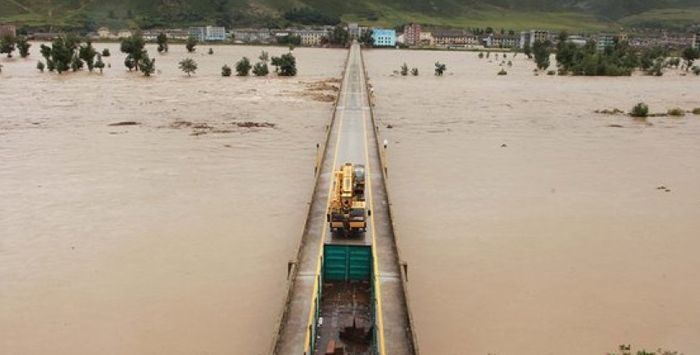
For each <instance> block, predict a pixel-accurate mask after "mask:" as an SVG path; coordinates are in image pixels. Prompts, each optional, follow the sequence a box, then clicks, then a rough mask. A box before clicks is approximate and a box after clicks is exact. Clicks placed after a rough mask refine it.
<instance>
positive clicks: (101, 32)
mask: <svg viewBox="0 0 700 355" xmlns="http://www.w3.org/2000/svg"><path fill="white" fill-rule="evenodd" d="M112 36H113V35H112V32H111V31H110V30H109V28H107V27H100V28H98V29H97V37H98V38H101V39H107V38H112Z"/></svg>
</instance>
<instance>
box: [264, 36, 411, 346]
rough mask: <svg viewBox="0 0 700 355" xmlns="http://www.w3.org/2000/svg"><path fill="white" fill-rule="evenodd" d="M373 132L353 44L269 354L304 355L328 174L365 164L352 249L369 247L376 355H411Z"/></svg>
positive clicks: (323, 234)
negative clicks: (361, 215)
mask: <svg viewBox="0 0 700 355" xmlns="http://www.w3.org/2000/svg"><path fill="white" fill-rule="evenodd" d="M373 128H374V124H373V121H372V117H371V111H370V107H369V102H368V96H367V92H366V78H365V72H364V68H363V63H362V58H361V53H360V47H359V46H358V45H357V44H353V45H352V47H351V48H350V53H349V55H348V61H347V67H346V68H345V73H344V78H343V84H342V89H341V91H340V98H339V102H338V106H337V108H336V112H335V120H334V122H333V124H332V125H331V127H330V130H331V132H330V135H329V138H328V145H327V148H326V151H325V156H324V157H323V160H322V164H321V167H320V169H321V170H320V173H319V176H318V180H317V185H316V186H315V192H314V198H313V201H311V207H310V212H309V216H308V217H307V218H308V219H307V223H306V228H305V230H304V234H303V237H302V242H301V245H300V250H299V254H298V259H297V260H296V269H295V271H294V273H293V277H294V280H293V282H292V284H291V290H290V293H289V299H288V300H287V304H286V309H285V313H284V315H283V317H282V320H281V324H280V327H279V334H278V335H277V337H276V342H275V345H274V350H273V352H274V354H283V355H287V354H289V355H300V354H305V351H308V346H307V344H308V343H309V337H310V336H311V332H310V331H309V326H310V318H311V316H312V314H313V312H312V311H311V310H312V309H313V307H314V305H313V304H312V302H314V295H315V294H316V292H317V291H318V287H320V286H319V285H318V280H319V278H318V275H319V272H320V266H321V265H320V256H321V253H322V251H323V244H324V242H325V241H329V240H330V239H331V238H333V236H332V235H331V233H329V232H328V225H327V222H326V209H327V206H328V202H329V195H330V189H331V187H332V186H331V184H332V183H333V179H332V176H333V170H334V169H337V168H338V167H339V166H340V165H341V164H344V163H346V162H350V163H353V164H364V165H365V167H366V174H367V182H368V188H367V193H368V202H369V206H370V207H369V208H370V209H371V210H372V214H371V216H370V217H369V223H368V229H367V232H366V233H365V235H364V237H363V238H360V239H358V240H356V241H355V243H358V244H365V245H372V246H373V256H374V258H373V261H374V265H373V267H374V274H375V276H376V282H375V284H374V286H375V292H376V298H377V313H376V327H377V348H378V353H379V354H382V355H383V354H392V355H393V354H401V355H403V354H407V355H411V354H415V353H416V351H415V346H414V344H413V339H414V338H413V334H412V327H411V324H410V321H409V317H408V309H407V305H406V297H405V294H404V287H403V283H402V279H401V272H400V268H399V262H398V256H397V251H396V244H395V239H394V233H393V227H392V223H391V220H390V214H389V210H388V202H387V196H386V189H385V186H384V180H383V179H384V177H383V174H382V170H381V169H382V166H381V162H380V158H379V152H380V149H383V148H380V147H379V146H378V143H377V142H378V140H377V137H376V135H375V130H374V129H373ZM307 355H310V354H307Z"/></svg>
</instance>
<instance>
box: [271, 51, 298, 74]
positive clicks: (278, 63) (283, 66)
mask: <svg viewBox="0 0 700 355" xmlns="http://www.w3.org/2000/svg"><path fill="white" fill-rule="evenodd" d="M272 65H273V66H274V67H275V72H277V75H279V76H295V75H297V62H296V58H294V55H292V53H287V54H282V55H281V56H279V57H272Z"/></svg>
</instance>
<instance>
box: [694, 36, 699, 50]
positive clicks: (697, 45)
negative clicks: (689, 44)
mask: <svg viewBox="0 0 700 355" xmlns="http://www.w3.org/2000/svg"><path fill="white" fill-rule="evenodd" d="M693 47H695V49H697V50H699V51H700V32H698V33H695V34H693Z"/></svg>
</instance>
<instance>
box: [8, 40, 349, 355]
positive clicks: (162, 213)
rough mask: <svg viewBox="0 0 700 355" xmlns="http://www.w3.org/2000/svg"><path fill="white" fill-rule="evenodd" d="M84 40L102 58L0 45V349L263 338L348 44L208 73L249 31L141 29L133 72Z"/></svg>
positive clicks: (222, 347)
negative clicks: (207, 41) (197, 35)
mask: <svg viewBox="0 0 700 355" xmlns="http://www.w3.org/2000/svg"><path fill="white" fill-rule="evenodd" d="M95 47H96V48H97V49H98V50H100V51H101V50H102V48H105V47H108V48H110V50H111V53H112V56H111V57H110V58H105V62H106V63H111V66H112V67H111V68H106V69H105V72H104V74H103V75H102V76H100V75H99V74H95V73H93V74H89V73H87V72H79V73H67V74H63V75H61V76H58V75H56V74H53V73H48V72H47V73H44V74H41V73H39V72H38V71H37V70H36V69H35V67H36V61H37V60H39V59H40V54H39V52H38V51H39V44H36V43H35V44H34V46H33V47H32V48H31V49H32V54H31V56H30V57H29V58H28V59H26V60H22V59H19V58H16V59H13V60H7V59H5V58H2V59H0V63H2V64H3V65H4V68H3V72H2V74H0V99H1V100H2V102H3V110H2V113H0V161H2V163H1V164H0V334H2V336H0V353H2V354H231V353H235V354H266V353H267V352H268V350H269V347H270V345H271V338H272V335H273V328H274V325H275V323H276V322H277V319H276V317H277V316H278V314H279V312H280V311H281V308H282V306H283V304H282V303H283V300H284V296H285V292H286V266H287V261H288V260H289V259H291V258H293V257H294V255H295V253H296V247H297V244H298V242H299V238H300V236H301V232H302V227H303V223H304V219H305V217H306V216H305V212H306V203H307V202H308V199H309V196H310V193H311V191H312V188H313V186H312V183H313V166H314V159H315V154H316V153H315V150H316V148H315V144H316V143H317V142H321V140H322V139H323V137H324V130H325V125H326V124H327V123H328V121H329V119H330V115H331V112H332V111H331V110H332V102H330V101H331V100H332V97H333V96H334V95H335V94H336V93H335V92H334V90H332V89H331V88H330V87H329V86H331V85H332V86H337V85H338V84H337V83H335V82H332V81H331V82H326V84H324V85H320V86H321V89H324V90H320V89H318V87H319V85H316V84H315V83H317V82H319V81H326V80H328V79H331V78H332V79H337V78H339V77H340V73H341V71H342V67H343V61H344V59H345V55H346V51H344V50H322V49H304V48H298V49H295V50H294V54H295V56H296V58H297V63H298V70H299V76H298V77H295V78H277V77H274V76H272V77H270V78H267V79H265V78H255V77H250V78H239V77H230V78H224V77H221V75H220V72H221V66H222V65H223V64H228V65H229V66H231V67H234V65H235V62H236V61H238V60H239V59H240V58H241V57H242V56H244V55H245V56H248V57H249V58H251V61H253V62H255V61H257V56H258V55H259V53H260V51H261V50H262V49H263V48H261V47H252V46H250V47H247V46H212V48H213V50H214V55H207V54H206V51H207V50H208V47H207V46H201V45H200V46H199V47H198V50H197V53H195V54H187V53H185V49H184V47H183V46H179V45H171V46H170V53H169V54H167V55H163V56H161V55H157V52H156V50H155V46H150V45H149V46H148V48H147V49H148V50H149V53H150V54H151V56H155V58H156V67H157V69H158V73H156V75H155V76H154V77H152V78H144V77H142V76H141V74H140V73H128V72H126V70H125V68H124V66H123V64H122V63H123V61H124V56H123V55H122V54H121V53H119V46H118V44H96V45H95ZM264 49H265V50H267V51H269V52H270V56H276V55H280V54H282V53H285V52H286V51H287V49H286V48H282V47H275V48H264ZM185 57H192V58H194V59H195V60H196V61H197V62H198V64H199V69H198V70H197V73H196V74H194V75H193V76H192V77H191V78H188V77H187V76H186V75H185V74H184V73H182V72H181V71H180V70H179V69H178V67H177V63H178V62H179V61H180V60H181V59H183V58H185ZM328 83H330V84H328ZM314 85H315V86H314ZM125 122H126V123H125Z"/></svg>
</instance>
